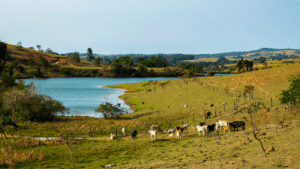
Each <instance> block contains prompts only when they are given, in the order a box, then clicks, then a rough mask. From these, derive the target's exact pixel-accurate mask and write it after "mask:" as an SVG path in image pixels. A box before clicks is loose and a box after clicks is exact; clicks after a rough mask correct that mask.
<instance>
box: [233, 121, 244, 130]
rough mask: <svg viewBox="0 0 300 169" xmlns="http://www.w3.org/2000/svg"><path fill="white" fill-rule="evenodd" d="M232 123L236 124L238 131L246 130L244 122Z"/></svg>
mask: <svg viewBox="0 0 300 169" xmlns="http://www.w3.org/2000/svg"><path fill="white" fill-rule="evenodd" d="M232 123H235V124H236V128H237V130H239V127H242V129H243V130H245V122H244V121H233V122H232Z"/></svg>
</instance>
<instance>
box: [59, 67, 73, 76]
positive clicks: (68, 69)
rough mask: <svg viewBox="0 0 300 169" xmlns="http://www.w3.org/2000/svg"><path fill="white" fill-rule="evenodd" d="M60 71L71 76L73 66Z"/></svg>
mask: <svg viewBox="0 0 300 169" xmlns="http://www.w3.org/2000/svg"><path fill="white" fill-rule="evenodd" d="M60 73H62V74H64V75H68V76H69V75H70V74H71V68H67V69H63V70H62V71H61V72H60Z"/></svg>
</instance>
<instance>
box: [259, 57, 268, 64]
mask: <svg viewBox="0 0 300 169" xmlns="http://www.w3.org/2000/svg"><path fill="white" fill-rule="evenodd" d="M266 60H267V59H266V58H264V57H262V56H261V57H259V58H258V62H259V63H265V61H266Z"/></svg>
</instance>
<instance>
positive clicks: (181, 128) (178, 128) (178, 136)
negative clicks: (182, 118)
mask: <svg viewBox="0 0 300 169" xmlns="http://www.w3.org/2000/svg"><path fill="white" fill-rule="evenodd" d="M183 130H184V129H183V127H176V136H177V139H181V135H182V133H183Z"/></svg>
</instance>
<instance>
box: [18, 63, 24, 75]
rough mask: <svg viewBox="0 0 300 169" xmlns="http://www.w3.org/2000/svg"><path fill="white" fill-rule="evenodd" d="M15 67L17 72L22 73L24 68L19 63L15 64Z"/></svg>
mask: <svg viewBox="0 0 300 169" xmlns="http://www.w3.org/2000/svg"><path fill="white" fill-rule="evenodd" d="M17 69H18V70H19V72H21V73H24V72H25V68H24V67H23V66H21V65H18V66H17Z"/></svg>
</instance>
